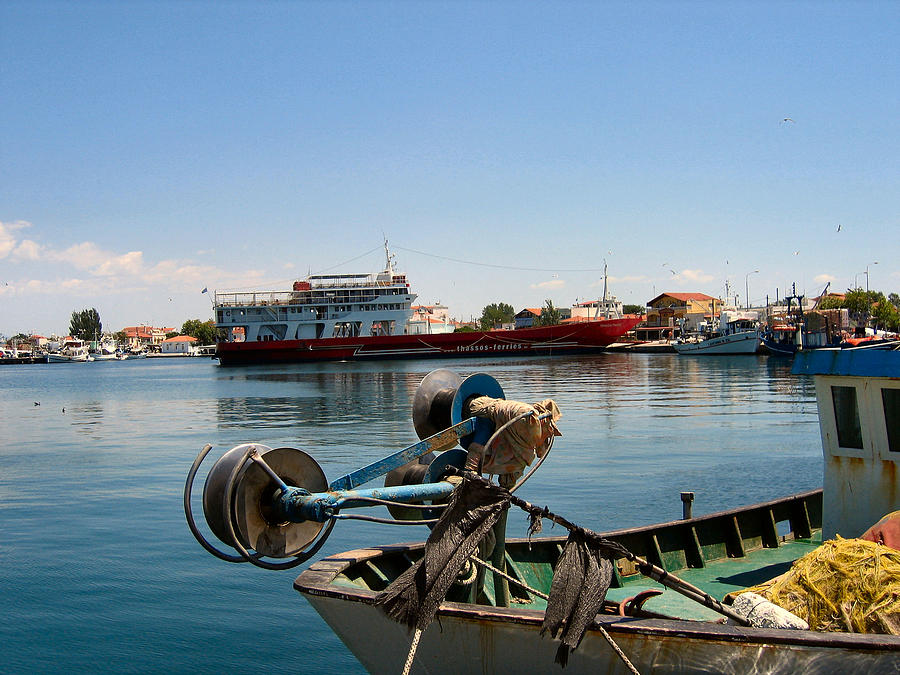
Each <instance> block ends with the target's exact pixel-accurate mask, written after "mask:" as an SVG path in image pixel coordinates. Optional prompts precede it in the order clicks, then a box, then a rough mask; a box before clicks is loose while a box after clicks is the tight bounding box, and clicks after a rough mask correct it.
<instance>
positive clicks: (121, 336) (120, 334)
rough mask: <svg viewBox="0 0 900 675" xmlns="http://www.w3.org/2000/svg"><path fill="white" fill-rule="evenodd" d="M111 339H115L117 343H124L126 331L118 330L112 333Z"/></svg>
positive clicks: (126, 340) (126, 335)
mask: <svg viewBox="0 0 900 675" xmlns="http://www.w3.org/2000/svg"><path fill="white" fill-rule="evenodd" d="M113 340H115V341H116V344H117V345H124V344H126V343H127V342H128V333H126V332H125V331H124V330H118V331H116V332H115V333H113Z"/></svg>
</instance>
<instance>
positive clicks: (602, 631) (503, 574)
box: [404, 555, 641, 675]
mask: <svg viewBox="0 0 900 675" xmlns="http://www.w3.org/2000/svg"><path fill="white" fill-rule="evenodd" d="M470 559H471V560H472V561H473V562H474V563H476V564H477V565H481V566H482V567H485V568H487V569H489V570H490V571H491V572H493V573H494V574H499V575H500V576H501V577H503V578H504V579H506V580H507V581H511V582H513V583H514V584H516V585H518V586H521V587H522V588H524V589H525V590H526V591H528V592H529V593H532V594H533V595H536V596H537V597H539V598H543V599H544V600H549V599H550V596H549V595H547V594H546V593H542V592H541V591H539V590H537V589H536V588H531V586H529V585H528V584H526V583H525V582H523V581H521V580H519V579H514V578H513V577H511V576H510V575H509V574H507V573H506V572H501V571H500V570H498V569H497V568H496V567H494V566H493V565H491V564H490V563H488V562H485V561H484V560H480V559H479V558H476V557H475V556H474V555H473V556H471V558H470ZM597 628H598V629H599V630H600V634H601V635H602V636H603V637H604V638H606V641H607V642H608V643H609V644H610V646H611V647H612V648H613V651H615V652H616V654H618V655H619V658H620V659H622V663H624V664H625V665H626V666H627V668H628V670H630V671H631V672H632V673H633V675H641V674H640V672H638V669H637V668H635V667H634V664H633V663H632V662H631V661H630V660H629V659H628V657H627V656H626V655H625V652H623V651H622V648H621V647H619V645H617V644H616V641H615V640H613V638H612V635H610V634H609V633H607V632H606V629H605V628H604V627H603V626H601V625H600V624H597ZM404 675H406V672H404Z"/></svg>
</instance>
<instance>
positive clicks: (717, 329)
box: [672, 310, 760, 355]
mask: <svg viewBox="0 0 900 675" xmlns="http://www.w3.org/2000/svg"><path fill="white" fill-rule="evenodd" d="M672 347H673V348H674V349H675V351H676V352H678V353H679V354H689V355H705V354H711V355H715V354H756V353H757V352H758V351H759V347H760V332H759V322H758V320H757V317H756V315H755V314H749V313H746V312H736V311H729V310H723V311H722V313H721V315H720V316H719V319H718V321H717V322H716V323H715V324H714V326H713V327H712V329H711V330H710V331H709V332H707V333H703V334H701V335H700V336H699V337H698V339H685V340H680V341H678V342H673V343H672Z"/></svg>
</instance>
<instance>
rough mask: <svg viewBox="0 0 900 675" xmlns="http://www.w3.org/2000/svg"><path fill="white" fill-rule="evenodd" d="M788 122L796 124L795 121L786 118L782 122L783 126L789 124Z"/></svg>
mask: <svg viewBox="0 0 900 675" xmlns="http://www.w3.org/2000/svg"><path fill="white" fill-rule="evenodd" d="M788 122H790V123H791V124H796V122H794V120H792V119H791V118H790V117H785V118H784V119H783V120H781V123H782V124H787V123H788Z"/></svg>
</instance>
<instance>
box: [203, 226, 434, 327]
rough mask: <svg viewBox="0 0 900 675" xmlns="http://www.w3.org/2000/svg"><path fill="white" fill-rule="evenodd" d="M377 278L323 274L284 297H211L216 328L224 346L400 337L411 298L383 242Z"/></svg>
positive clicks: (236, 294) (276, 294) (260, 293)
mask: <svg viewBox="0 0 900 675" xmlns="http://www.w3.org/2000/svg"><path fill="white" fill-rule="evenodd" d="M384 250H385V256H386V263H385V268H384V270H382V271H381V272H378V273H377V274H328V275H324V274H323V275H313V276H308V277H306V279H304V280H303V281H295V282H294V284H293V288H292V289H291V290H290V291H253V292H221V293H220V292H217V293H216V294H215V311H216V326H217V327H218V328H219V329H220V330H222V331H223V332H224V334H225V338H224V339H225V341H227V342H244V341H246V342H272V341H280V340H319V339H324V338H348V337H369V336H382V335H397V334H402V333H403V332H404V330H405V327H406V322H407V321H408V320H409V318H410V317H411V316H412V313H413V312H412V309H411V306H412V303H413V302H414V301H415V299H416V297H417V296H416V294H415V293H412V292H411V291H410V290H409V284H408V283H407V281H406V275H405V274H397V273H395V272H394V268H393V261H392V257H391V254H390V252H389V251H388V247H387V242H385V247H384Z"/></svg>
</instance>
